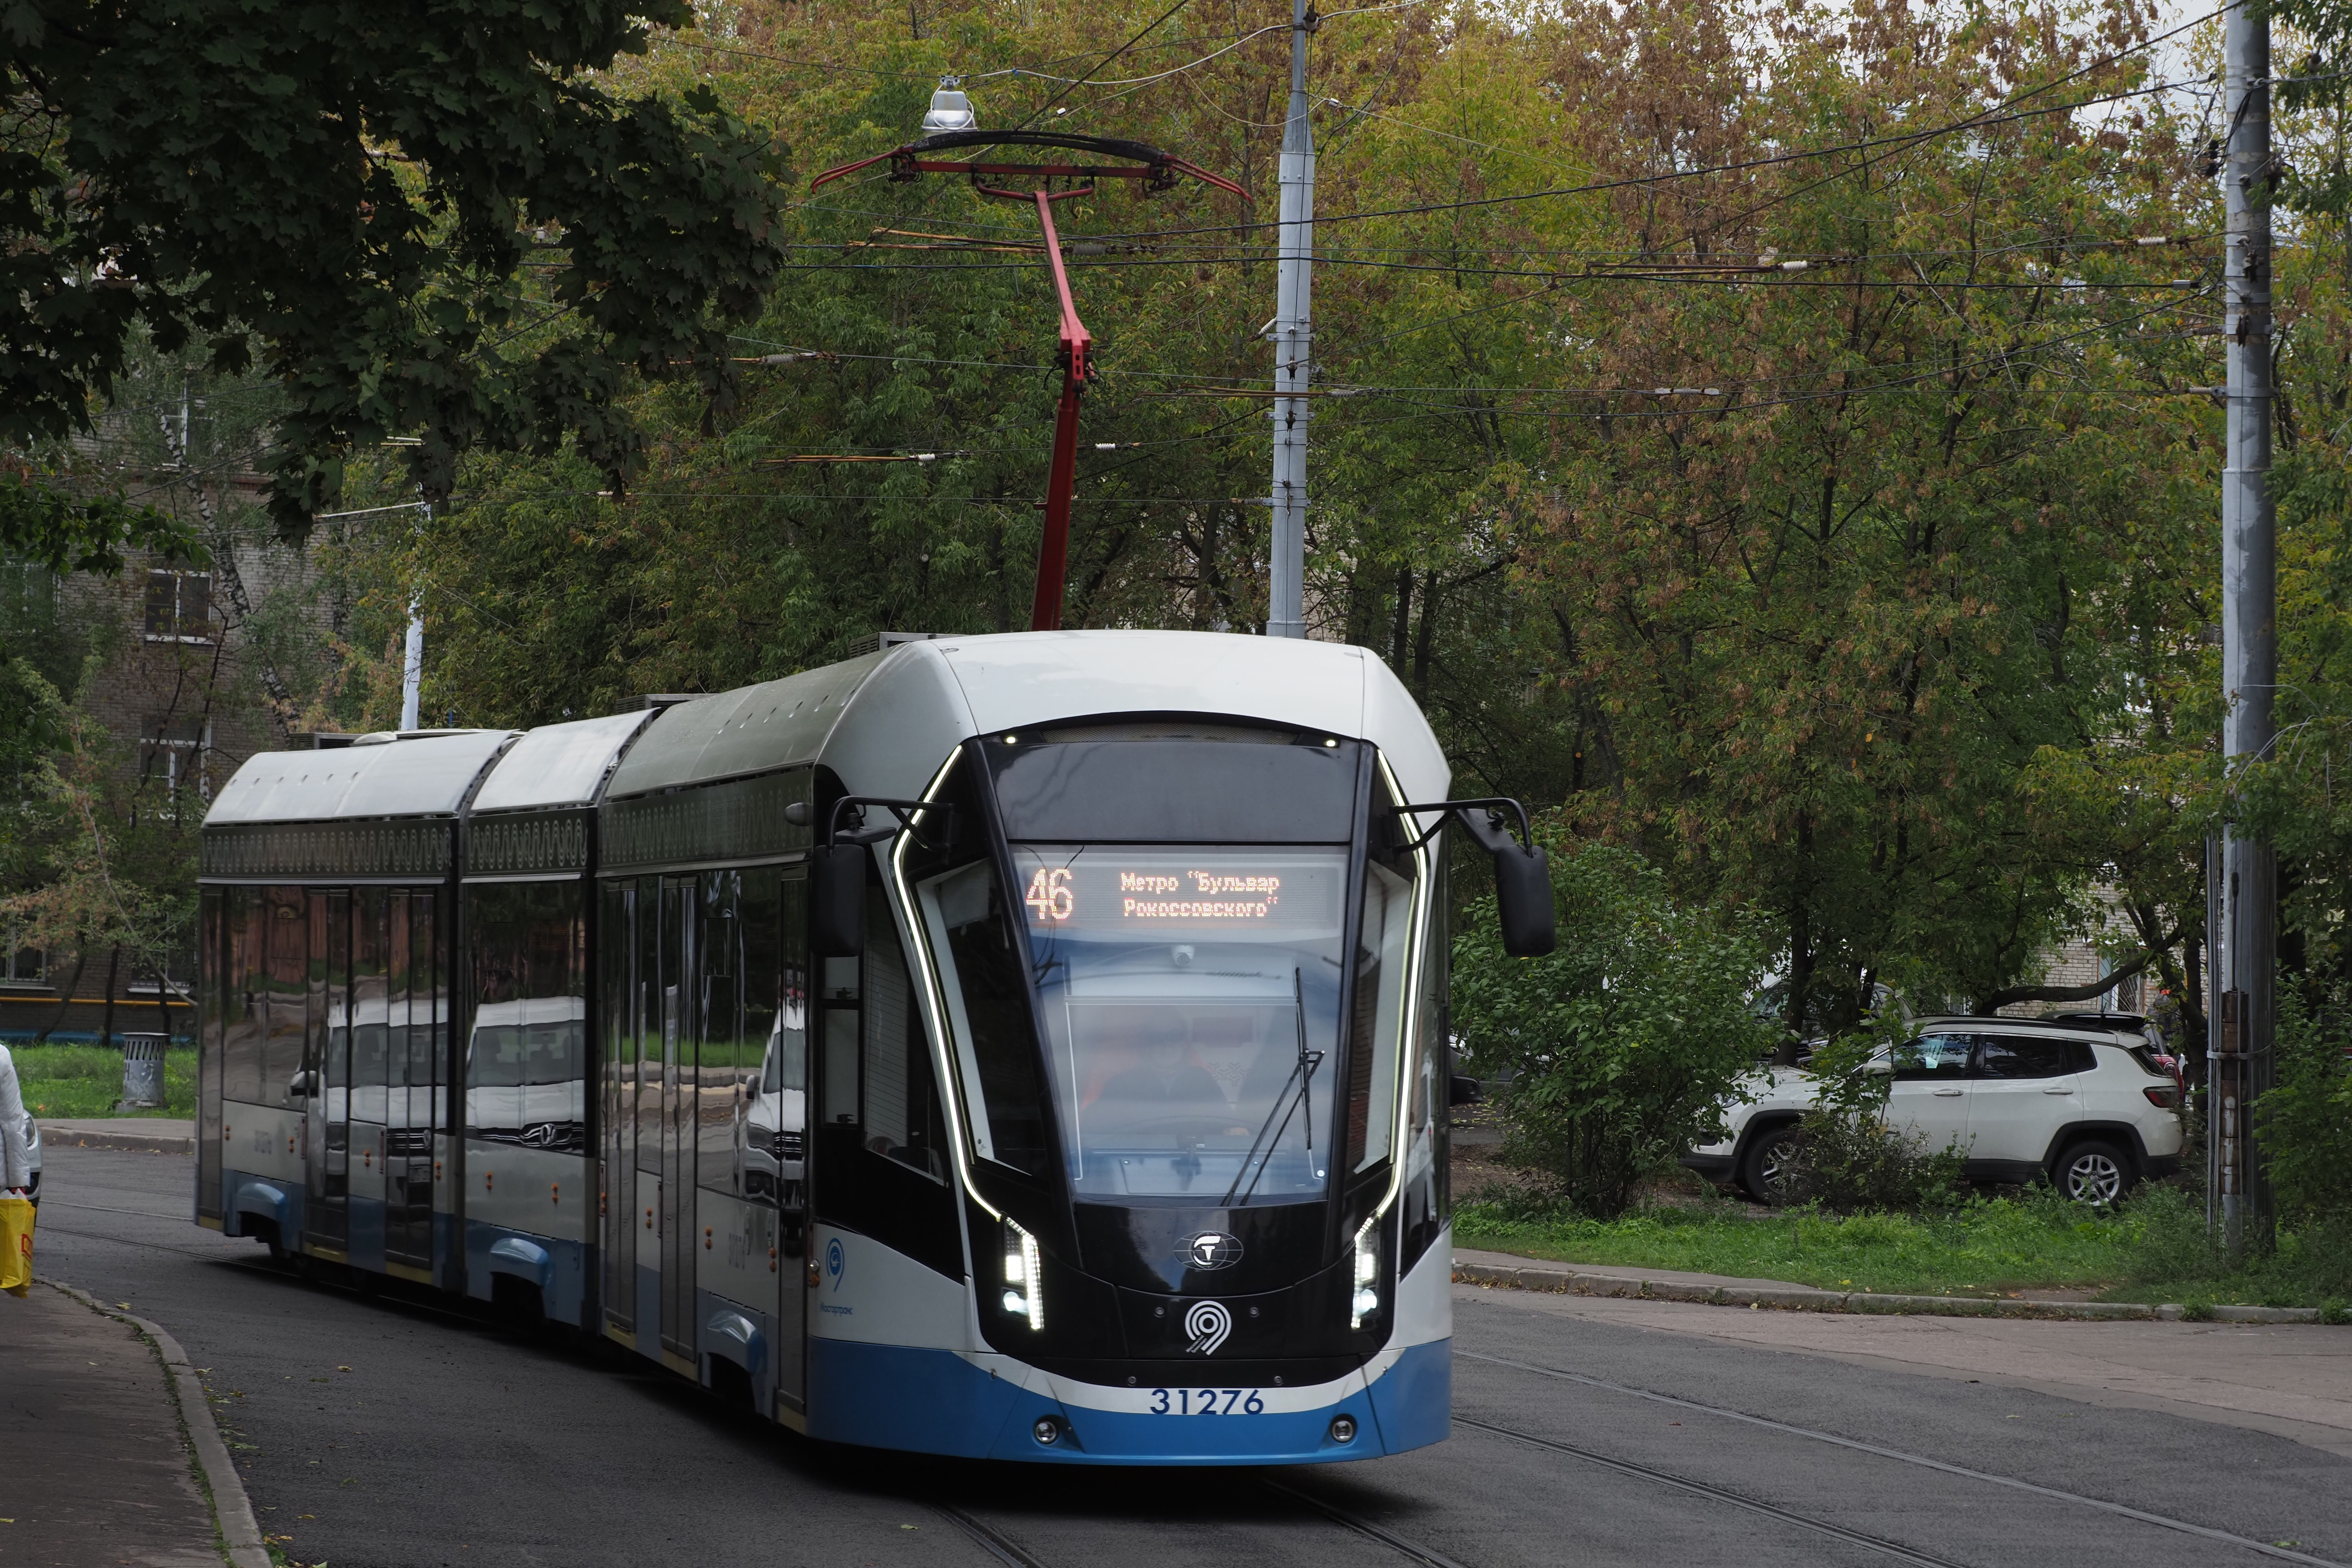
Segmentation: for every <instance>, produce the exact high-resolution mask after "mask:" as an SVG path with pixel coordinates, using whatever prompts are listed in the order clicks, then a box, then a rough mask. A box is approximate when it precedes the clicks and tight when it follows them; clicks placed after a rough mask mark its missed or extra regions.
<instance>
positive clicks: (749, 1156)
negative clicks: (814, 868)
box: [695, 869, 776, 1197]
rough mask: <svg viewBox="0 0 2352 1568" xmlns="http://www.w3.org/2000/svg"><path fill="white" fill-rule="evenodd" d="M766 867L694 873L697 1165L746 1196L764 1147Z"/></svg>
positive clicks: (769, 1000)
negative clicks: (756, 1132)
mask: <svg viewBox="0 0 2352 1568" xmlns="http://www.w3.org/2000/svg"><path fill="white" fill-rule="evenodd" d="M775 888H776V873H775V871H773V870H772V869H764V870H757V871H706V872H705V873H703V877H702V922H703V923H702V940H701V942H700V943H699V944H698V947H697V949H696V955H697V957H698V959H699V961H700V963H701V966H702V973H701V976H700V989H699V992H698V995H699V998H700V1009H701V1026H702V1029H701V1054H700V1056H699V1058H698V1061H697V1066H696V1073H695V1085H696V1095H695V1136H696V1142H697V1145H698V1148H697V1169H698V1172H699V1173H700V1177H701V1183H702V1185H704V1186H705V1187H708V1188H709V1189H711V1190H712V1191H714V1192H721V1193H728V1194H732V1195H734V1196H736V1197H750V1196H751V1195H752V1187H753V1185H754V1184H755V1181H756V1180H757V1178H759V1177H760V1176H761V1175H762V1174H763V1172H762V1171H761V1168H760V1164H761V1160H762V1158H770V1163H771V1164H772V1157H768V1156H766V1155H765V1152H763V1151H761V1150H758V1149H755V1147H754V1140H753V1137H752V1127H753V1124H754V1121H755V1118H756V1113H757V1112H758V1110H760V1079H761V1063H762V1059H763V1058H764V1057H765V1055H766V1051H767V1046H768V1035H769V1028H770V1025H771V1022H772V1019H773V1017H774V1014H775V1003H774V997H775V987H776V978H775V922H776V910H775Z"/></svg>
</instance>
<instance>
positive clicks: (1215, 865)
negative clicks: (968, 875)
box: [1013, 845, 1347, 1205]
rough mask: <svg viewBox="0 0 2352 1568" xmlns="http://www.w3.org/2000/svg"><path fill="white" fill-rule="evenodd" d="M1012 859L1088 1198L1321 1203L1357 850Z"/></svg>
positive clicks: (1069, 1157)
mask: <svg viewBox="0 0 2352 1568" xmlns="http://www.w3.org/2000/svg"><path fill="white" fill-rule="evenodd" d="M1013 862H1014V869H1015V873H1016V886H1018V887H1019V888H1020V889H1021V890H1022V892H1021V898H1022V907H1023V910H1024V912H1025V916H1026V923H1027V925H1028V930H1029V949H1030V962H1031V964H1032V966H1033V969H1034V979H1035V984H1036V988H1037V991H1036V994H1037V1000H1038V1004H1039V1013H1040V1015H1041V1020H1040V1021H1041V1022H1042V1023H1043V1025H1044V1032H1045V1054H1046V1061H1047V1068H1048V1071H1049V1072H1050V1074H1051V1076H1052V1081H1053V1093H1054V1098H1055V1105H1056V1109H1057V1110H1059V1112H1060V1121H1061V1125H1062V1131H1063V1139H1064V1149H1063V1153H1064V1156H1065V1158H1066V1161H1067V1162H1068V1167H1069V1176H1070V1182H1071V1185H1072V1187H1073V1188H1074V1189H1075V1191H1076V1193H1077V1194H1080V1195H1082V1196H1093V1197H1109V1196H1142V1197H1179V1198H1186V1199H1190V1200H1192V1202H1195V1203H1199V1202H1203V1201H1206V1202H1209V1203H1213V1204H1219V1205H1239V1204H1248V1203H1253V1202H1260V1203H1262V1202H1267V1201H1279V1200H1283V1199H1293V1200H1295V1199H1297V1197H1299V1196H1301V1195H1304V1194H1318V1193H1320V1192H1321V1191H1322V1190H1323V1187H1324V1183H1325V1178H1326V1176H1327V1175H1328V1172H1329V1169H1330V1163H1331V1152H1330V1147H1329V1144H1330V1137H1329V1129H1330V1126H1331V1087H1330V1086H1331V1084H1332V1083H1333V1081H1334V1079H1336V1077H1337V1065H1338V1056H1339V1052H1338V1041H1339V976H1340V961H1341V957H1342V952H1341V947H1340V923H1341V918H1342V914H1343V911H1344V910H1345V907H1346V901H1345V897H1344V894H1345V889H1346V876H1347V857H1346V856H1345V854H1344V853H1342V852H1340V851H1338V850H1320V849H1269V848H1261V847H1255V846H1253V847H1216V846H1195V847H1182V848H1175V847H1149V848H1129V847H1084V846H1076V845H1069V846H1059V845H1020V846H1017V847H1015V848H1014V850H1013Z"/></svg>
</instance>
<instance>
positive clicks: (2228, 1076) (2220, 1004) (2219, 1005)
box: [2205, 5, 2278, 1258]
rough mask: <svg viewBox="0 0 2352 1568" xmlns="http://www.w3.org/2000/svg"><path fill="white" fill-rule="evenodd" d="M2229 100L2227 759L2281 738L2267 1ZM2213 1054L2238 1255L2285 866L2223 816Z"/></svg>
mask: <svg viewBox="0 0 2352 1568" xmlns="http://www.w3.org/2000/svg"><path fill="white" fill-rule="evenodd" d="M2224 16H2225V18H2226V19H2225V20H2224V22H2223V24H2222V26H2223V29H2224V31H2223V50H2224V56H2225V60H2226V64H2225V66H2224V70H2223V78H2222V79H2223V89H2222V104H2223V106H2224V108H2225V109H2227V110H2228V111H2229V114H2230V121H2229V134H2228V138H2227V141H2226V143H2225V148H2224V152H2223V156H2222V162H2221V195H2222V200H2223V202H2224V204H2225V206H2226V208H2227V211H2228V215H2229V240H2228V247H2227V249H2226V252H2225V255H2226V258H2227V260H2226V263H2225V266H2224V271H2223V276H2222V279H2221V290H2222V309H2223V316H2222V330H2223V331H2224V332H2225V333H2227V334H2228V336H2227V344H2228V351H2229V356H2230V359H2229V404H2230V413H2229V435H2228V439H2229V459H2228V463H2227V466H2226V467H2225V468H2223V469H2222V473H2221V671H2222V674H2221V682H2222V695H2223V697H2224V698H2225V699H2226V700H2227V701H2228V703H2229V711H2228V715H2227V717H2226V718H2224V719H2223V721H2222V730H2221V750H2222V753H2223V756H2224V758H2225V760H2226V763H2227V764H2228V766H2229V768H2230V770H2231V773H2236V772H2237V770H2238V769H2240V768H2242V767H2243V766H2244V765H2245V764H2247V763H2251V762H2253V761H2255V760H2256V759H2258V758H2260V757H2261V756H2262V755H2263V753H2264V752H2267V751H2268V750H2269V749H2270V744H2271V741H2272V738H2273V729H2272V715H2271V699H2272V694H2273V690H2274V689H2275V688H2276V686H2277V684H2278V581H2277V563H2276V559H2275V555H2274V552H2273V511H2272V507H2271V496H2270V467H2271V217H2270V197H2271V181H2272V173H2273V172H2272V166H2271V94H2270V74H2271V27H2270V19H2269V17H2268V16H2267V15H2265V14H2264V13H2263V9H2262V8H2261V7H2259V6H2256V5H2232V6H2231V7H2230V8H2229V10H2228V11H2227V12H2225V13H2224ZM2216 869H2217V871H2218V874H2219V878H2220V886H2219V887H2218V888H2216V889H2214V895H2215V896H2213V897H2211V898H2209V899H2208V900H2207V904H2208V907H2209V908H2215V909H2217V910H2218V911H2219V913H2220V915H2221V925H2220V929H2219V930H2218V931H2212V932H2210V933H2209V940H2210V943H2211V947H2210V952H2211V953H2212V959H2213V1000H2214V1006H2213V1009H2212V1022H2211V1025H2210V1028H2211V1031H2212V1034H2211V1038H2210V1042H2209V1045H2210V1050H2209V1054H2208V1056H2207V1058H2206V1059H2207V1061H2208V1063H2209V1064H2210V1065H2209V1067H2208V1069H2207V1086H2206V1087H2207V1093H2206V1100H2205V1105H2206V1115H2207V1117H2208V1119H2209V1120H2208V1122H2207V1127H2208V1130H2209V1132H2210V1137H2209V1139H2208V1142H2207V1148H2208V1150H2209V1151H2210V1153H2209V1156H2208V1158H2209V1160H2210V1168H2209V1172H2208V1178H2207V1179H2208V1203H2207V1208H2206V1216H2207V1224H2208V1225H2209V1226H2213V1227H2215V1228H2217V1229H2218V1230H2219V1232H2220V1239H2221V1242H2222V1244H2223V1246H2224V1247H2226V1248H2227V1249H2228V1251H2229V1253H2230V1256H2231V1257H2232V1258H2239V1257H2242V1256H2244V1255H2245V1254H2246V1253H2248V1252H2260V1251H2263V1250H2266V1249H2268V1247H2270V1245H2271V1242H2272V1239H2273V1237H2272V1219H2273V1216H2272V1210H2271V1186H2270V1177H2269V1174H2268V1173H2267V1171H2266V1170H2265V1169H2264V1162H2263V1158H2262V1153H2261V1150H2260V1148H2259V1147H2258V1146H2257V1145H2256V1143H2255V1142H2254V1137H2253V1117H2252V1105H2253V1102H2254V1101H2255V1100H2256V1099H2257V1098H2258V1097H2259V1096H2260V1095H2261V1094H2262V1093H2263V1090H2264V1089H2268V1088H2270V1086H2271V1078H2272V1058H2271V1037H2272V1020H2273V1008H2272V983H2273V971H2274V970H2275V968H2276V964H2277V958H2278V873H2277V863H2276V861H2275V859H2274V858H2273V856H2272V853H2271V849H2270V847H2269V846H2268V845H2266V844H2262V843H2258V842H2256V841H2254V840H2252V839H2251V838H2247V837H2242V836H2241V832H2240V829H2239V828H2238V826H2236V825H2235V824H2231V825H2230V826H2228V827H2226V828H2225V829H2224V832H2223V835H2222V838H2221V856H2220V863H2219V866H2218V868H2216Z"/></svg>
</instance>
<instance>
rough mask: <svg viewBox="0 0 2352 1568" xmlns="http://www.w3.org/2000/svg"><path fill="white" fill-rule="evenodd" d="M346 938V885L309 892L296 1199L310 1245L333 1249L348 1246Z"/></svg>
mask: <svg viewBox="0 0 2352 1568" xmlns="http://www.w3.org/2000/svg"><path fill="white" fill-rule="evenodd" d="M351 942H352V895H351V893H350V891H349V890H348V889H334V890H332V891H330V892H313V893H312V894H311V895H310V1027H309V1028H308V1029H307V1030H306V1031H305V1032H304V1039H305V1043H306V1046H307V1047H308V1048H307V1050H306V1051H305V1054H304V1058H303V1062H302V1078H303V1085H304V1089H305V1091H306V1094H307V1097H308V1098H307V1100H305V1104H306V1107H307V1110H306V1114H305V1122H304V1125H305V1134H306V1135H305V1137H304V1139H303V1144H304V1152H305V1156H306V1157H305V1160H304V1166H305V1170H304V1174H305V1176H306V1177H307V1180H308V1185H309V1188H310V1201H309V1202H308V1203H306V1204H304V1205H302V1215H303V1222H302V1224H303V1231H304V1237H305V1239H306V1240H307V1241H308V1242H309V1243H310V1246H312V1247H317V1248H320V1249H321V1250H323V1251H327V1252H331V1253H334V1254H337V1255H341V1254H342V1253H344V1252H346V1251H347V1250H348V1249H349V1247H350V1246H351V1180H352V1178H351V1164H352V1072H351V1065H352V1028H351V988H352V947H351Z"/></svg>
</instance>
